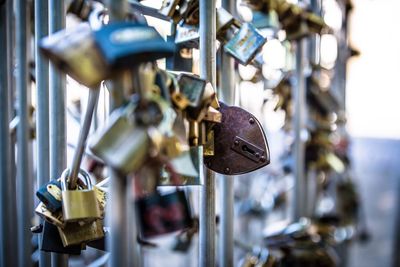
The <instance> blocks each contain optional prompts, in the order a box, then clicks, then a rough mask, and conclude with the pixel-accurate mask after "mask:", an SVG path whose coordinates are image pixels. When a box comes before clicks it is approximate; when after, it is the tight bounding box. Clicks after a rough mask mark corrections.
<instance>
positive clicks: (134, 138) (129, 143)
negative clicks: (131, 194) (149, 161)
mask: <svg viewBox="0 0 400 267" xmlns="http://www.w3.org/2000/svg"><path fill="white" fill-rule="evenodd" d="M135 107H136V105H134V104H130V105H128V106H126V107H123V108H120V109H118V110H115V111H113V113H112V114H111V116H110V119H109V123H108V124H107V126H106V127H105V128H103V129H100V130H98V131H97V132H96V133H95V136H94V137H93V139H92V141H91V143H90V144H89V147H90V149H91V151H92V152H93V154H95V155H96V156H98V157H99V158H101V159H102V160H104V162H105V163H106V164H107V165H109V166H110V167H112V168H113V169H115V170H117V171H118V172H120V173H122V174H128V173H130V172H134V171H136V170H137V169H138V168H140V167H141V166H142V164H143V163H144V161H145V159H146V158H147V156H148V148H149V146H150V138H149V136H148V134H147V131H146V129H145V128H144V127H139V126H138V125H137V124H136V123H135V118H134V109H135Z"/></svg>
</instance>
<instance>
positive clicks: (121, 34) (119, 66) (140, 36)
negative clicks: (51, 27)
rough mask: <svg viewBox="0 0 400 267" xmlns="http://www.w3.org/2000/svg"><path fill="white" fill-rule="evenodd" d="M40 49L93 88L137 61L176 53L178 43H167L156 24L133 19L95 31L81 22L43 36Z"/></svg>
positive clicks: (63, 69)
mask: <svg viewBox="0 0 400 267" xmlns="http://www.w3.org/2000/svg"><path fill="white" fill-rule="evenodd" d="M40 48H41V51H42V53H43V54H44V55H45V56H46V57H48V58H49V59H50V61H51V62H52V63H54V64H55V65H56V66H57V67H58V68H59V69H61V70H62V71H64V72H66V73H67V74H68V75H70V76H71V77H72V78H74V79H76V80H77V81H78V82H79V83H82V84H83V85H85V86H87V87H89V88H96V87H97V86H98V85H99V84H100V82H101V81H103V80H106V79H109V78H111V77H112V76H113V75H114V74H115V73H116V72H119V71H121V70H124V69H130V68H131V67H132V66H133V65H135V64H138V63H140V62H146V61H154V60H157V59H160V58H164V57H169V56H172V55H173V53H174V52H175V44H174V43H171V42H166V41H165V40H164V39H163V38H162V37H161V36H160V34H159V33H158V32H157V31H156V30H155V29H154V28H153V27H150V26H147V25H142V24H137V23H132V22H118V23H111V24H108V25H105V26H103V27H101V28H100V29H99V30H94V31H93V30H92V29H91V28H90V26H89V24H88V23H80V24H79V25H78V26H76V27H74V28H72V29H64V30H61V31H59V32H57V33H55V34H53V35H50V36H48V37H46V38H44V39H42V41H41V44H40Z"/></svg>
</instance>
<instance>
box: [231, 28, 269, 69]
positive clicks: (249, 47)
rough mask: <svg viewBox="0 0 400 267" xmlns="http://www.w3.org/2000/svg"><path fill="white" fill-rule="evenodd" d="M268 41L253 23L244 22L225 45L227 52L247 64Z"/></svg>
mask: <svg viewBox="0 0 400 267" xmlns="http://www.w3.org/2000/svg"><path fill="white" fill-rule="evenodd" d="M266 41H267V39H266V38H264V37H263V36H262V35H261V34H260V33H259V32H258V30H257V29H256V28H255V27H254V26H253V25H252V24H251V23H243V25H242V26H241V27H240V29H239V30H238V31H237V32H236V34H235V35H234V36H233V37H232V39H230V40H229V41H228V42H227V43H226V44H225V46H224V49H225V51H226V52H228V53H229V54H230V55H231V56H233V57H234V58H235V59H237V60H238V61H239V62H240V63H241V64H243V65H247V64H248V63H249V62H250V61H251V60H253V59H254V57H255V56H256V54H257V52H258V51H260V49H261V48H262V47H263V45H264V44H265V42H266Z"/></svg>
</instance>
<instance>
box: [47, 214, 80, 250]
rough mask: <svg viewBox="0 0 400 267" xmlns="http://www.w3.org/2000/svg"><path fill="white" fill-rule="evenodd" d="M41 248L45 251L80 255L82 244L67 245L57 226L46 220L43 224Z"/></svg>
mask: <svg viewBox="0 0 400 267" xmlns="http://www.w3.org/2000/svg"><path fill="white" fill-rule="evenodd" d="M83 248H84V246H83ZM40 250H42V251H45V252H54V253H61V254H70V255H80V254H81V250H82V245H81V244H79V245H72V246H67V247H65V246H64V245H63V243H62V241H61V238H60V234H59V233H58V230H57V226H55V225H53V224H51V223H49V222H46V221H45V222H44V226H43V237H42V243H41V244H40Z"/></svg>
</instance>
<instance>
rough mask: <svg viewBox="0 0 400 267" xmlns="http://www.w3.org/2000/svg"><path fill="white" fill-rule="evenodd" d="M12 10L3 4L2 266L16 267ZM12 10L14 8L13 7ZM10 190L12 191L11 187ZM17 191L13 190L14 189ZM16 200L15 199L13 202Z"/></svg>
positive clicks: (0, 105)
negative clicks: (11, 109)
mask: <svg viewBox="0 0 400 267" xmlns="http://www.w3.org/2000/svg"><path fill="white" fill-rule="evenodd" d="M9 11H10V9H9V6H7V3H3V4H0V58H2V59H3V64H1V66H0V221H1V225H0V237H1V241H0V265H1V266H16V264H17V259H16V257H10V256H9V255H12V254H14V255H15V253H18V246H17V242H16V241H15V234H14V231H13V229H15V224H16V222H17V219H16V214H15V208H16V207H15V176H13V175H12V165H13V164H14V160H13V158H12V157H11V146H12V144H11V138H10V133H9V121H10V114H9V113H10V112H9V111H10V105H11V104H10V103H9V89H10V83H11V79H10V73H11V66H10V65H11V64H10V63H11V58H10V53H9V51H11V48H10V47H9V44H10V43H9V40H10V39H11V35H10V33H11V32H10V31H9V26H10V25H9V23H10V21H11V20H10V19H9V18H10V17H9V16H10V15H11V14H10V13H9ZM11 11H12V9H11ZM10 189H11V190H10ZM12 190H14V191H12ZM12 199H14V201H12Z"/></svg>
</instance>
